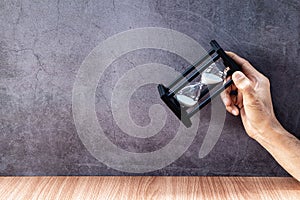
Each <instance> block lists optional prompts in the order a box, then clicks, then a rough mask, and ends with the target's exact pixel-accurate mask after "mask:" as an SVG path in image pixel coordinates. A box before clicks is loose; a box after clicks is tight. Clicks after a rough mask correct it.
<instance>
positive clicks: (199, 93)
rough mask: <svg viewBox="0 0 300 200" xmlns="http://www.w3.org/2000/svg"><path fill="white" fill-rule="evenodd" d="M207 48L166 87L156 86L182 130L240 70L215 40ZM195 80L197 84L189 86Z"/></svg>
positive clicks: (227, 85) (228, 84) (188, 125)
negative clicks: (234, 73) (209, 48)
mask: <svg viewBox="0 0 300 200" xmlns="http://www.w3.org/2000/svg"><path fill="white" fill-rule="evenodd" d="M210 45H211V47H212V48H211V50H209V51H208V52H207V54H205V55H204V56H203V57H202V58H200V59H199V60H198V61H197V62H196V63H194V64H192V65H191V66H189V67H188V68H187V69H186V70H185V71H184V72H183V73H182V75H181V76H179V77H177V78H176V79H175V80H174V81H173V82H172V83H171V84H170V85H168V86H164V85H162V84H159V85H158V91H159V94H160V97H161V99H162V100H163V101H164V103H165V104H166V105H167V106H168V107H169V108H170V109H171V110H172V112H173V113H174V114H175V115H176V116H177V117H178V118H179V119H180V120H181V121H182V122H183V124H184V125H185V126H186V127H190V126H191V125H192V122H191V117H192V116H193V115H194V114H195V113H197V112H198V111H199V110H200V109H202V108H203V107H204V106H205V105H207V104H208V103H209V102H211V100H212V99H213V98H215V97H216V96H217V95H219V94H220V93H221V92H222V91H224V90H225V89H226V88H227V87H229V86H230V85H231V84H232V83H233V81H232V80H231V79H228V80H227V77H228V76H231V75H232V74H233V72H235V71H239V70H240V67H239V66H238V65H237V64H236V63H235V62H234V61H233V60H232V59H231V58H230V57H229V56H228V55H227V54H226V53H225V52H224V50H223V49H222V48H221V47H220V45H219V44H218V43H217V42H216V41H215V40H212V41H211V42H210ZM197 77H200V81H199V82H196V83H194V84H192V83H191V82H192V81H193V80H194V79H196V78H197ZM224 80H227V81H226V82H225V81H224ZM224 82H225V83H224ZM208 93H209V94H208Z"/></svg>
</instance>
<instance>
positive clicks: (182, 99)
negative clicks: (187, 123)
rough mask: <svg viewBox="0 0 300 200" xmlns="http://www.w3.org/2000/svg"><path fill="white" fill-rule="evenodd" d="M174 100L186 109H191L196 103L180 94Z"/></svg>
mask: <svg viewBox="0 0 300 200" xmlns="http://www.w3.org/2000/svg"><path fill="white" fill-rule="evenodd" d="M176 99H177V100H178V101H179V103H181V104H182V105H184V106H186V107H192V106H194V105H195V104H196V103H197V101H194V99H192V98H190V97H187V96H185V95H182V94H177V95H176Z"/></svg>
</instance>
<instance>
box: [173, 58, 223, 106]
mask: <svg viewBox="0 0 300 200" xmlns="http://www.w3.org/2000/svg"><path fill="white" fill-rule="evenodd" d="M225 77H226V70H224V71H220V70H219V68H218V67H217V66H216V64H215V63H213V64H212V65H210V66H209V67H208V68H207V69H206V70H205V71H204V72H203V73H202V75H201V81H200V82H198V83H196V84H193V85H188V86H185V87H184V88H182V89H181V90H180V91H179V92H178V93H177V95H176V99H177V100H178V101H179V103H180V104H181V105H182V106H185V107H192V106H194V105H195V104H196V103H197V102H198V100H199V97H200V94H201V90H202V87H203V85H212V84H217V83H220V82H222V81H223V79H224V78H225Z"/></svg>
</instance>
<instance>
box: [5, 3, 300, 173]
mask: <svg viewBox="0 0 300 200" xmlns="http://www.w3.org/2000/svg"><path fill="white" fill-rule="evenodd" d="M149 26H151V27H153V26H154V27H164V28H169V29H174V30H177V31H180V32H182V33H185V34H187V35H188V36H190V37H192V38H194V39H195V40H196V41H198V42H199V43H200V44H201V45H203V46H204V47H205V48H208V47H209V46H208V43H209V41H210V40H211V39H217V40H218V42H219V43H220V44H221V45H222V46H223V47H224V49H228V50H231V51H235V52H237V53H238V54H240V55H242V56H243V57H246V58H247V59H248V60H250V62H251V63H252V64H253V65H254V66H256V68H257V69H258V70H259V71H261V72H262V73H264V74H265V75H266V76H267V77H269V78H270V81H271V90H272V95H273V104H274V109H275V112H276V115H277V117H278V119H279V121H280V122H281V123H282V124H283V126H284V127H285V128H286V129H287V130H289V131H290V132H292V133H293V134H295V135H297V136H298V137H300V123H299V121H300V112H299V110H300V104H299V100H300V93H299V89H300V81H299V76H300V64H299V62H300V2H299V1H298V0H288V1H284V0H247V1H246V0H242V1H236V0H232V1H226V0H225V1H223V0H203V1H192V0H189V1H188V0H182V1H180V0H178V1H172V0H157V1H154V0H148V1H126V0H125V1H123V0H122V1H117V0H115V1H108V0H102V1H92V0H90V1H89V0H82V1H79V0H78V1H63V0H61V1H60V0H58V1H31V0H25V1H21V0H20V1H1V2H0V175H128V174H127V173H124V172H119V171H116V170H114V169H111V168H109V167H107V166H105V165H104V164H102V163H100V162H99V161H97V160H96V159H95V158H94V157H93V156H92V155H91V154H90V153H89V152H88V151H87V149H86V148H85V147H84V145H83V144H82V143H81V140H80V139H79V137H78V135H77V132H76V128H75V125H74V121H73V117H72V87H73V84H74V80H75V77H76V73H77V71H78V69H79V67H80V65H81V63H82V62H83V60H84V58H85V57H86V56H87V55H88V53H89V52H90V51H91V50H92V49H93V48H94V47H96V46H97V45H98V44H100V43H101V41H103V40H105V39H106V38H108V37H109V36H112V35H114V34H116V33H119V32H122V31H126V30H129V29H134V28H139V27H149ZM154 61H155V62H160V63H163V64H167V65H169V66H174V68H176V69H178V70H180V69H182V66H186V65H187V64H188V63H187V62H186V61H185V60H183V59H182V58H179V57H178V56H175V55H173V54H170V53H167V52H161V51H158V50H145V51H142V50H141V51H136V52H132V53H129V54H128V55H125V56H123V57H122V58H120V59H119V60H117V61H116V62H115V63H114V64H113V65H112V66H111V68H109V70H107V71H106V76H105V78H103V79H101V80H100V82H99V87H98V89H97V94H96V100H99V99H100V100H101V99H103V98H106V96H105V93H103V92H102V91H101V89H102V87H103V85H105V84H106V83H107V82H109V84H107V85H108V86H107V88H106V89H109V85H110V86H111V87H112V86H113V84H114V83H115V82H114V81H116V80H114V77H115V74H114V73H115V72H116V71H117V73H121V72H122V73H124V71H125V69H130V68H132V67H134V66H135V65H138V64H143V63H147V62H154ZM114 69H115V70H114ZM112 72H114V73H112ZM119 75H120V74H119ZM143 94H148V96H147V97H148V98H149V101H144V100H143V101H142V100H140V101H141V102H140V104H141V106H140V108H139V109H137V108H135V107H134V106H133V107H132V110H131V111H132V118H133V119H134V120H135V121H136V123H137V124H140V125H146V124H147V123H149V118H148V116H147V115H146V114H144V113H143V111H147V108H148V107H149V105H150V104H151V103H155V102H158V103H159V102H160V100H159V98H158V96H157V94H156V91H155V89H153V87H152V86H151V85H148V86H145V87H142V88H141V89H139V90H138V91H137V93H136V94H135V95H134V97H133V100H135V101H136V102H137V103H139V98H138V97H139V95H143ZM149 94H152V95H149ZM96 102H103V101H96ZM96 106H97V104H96ZM103 106H105V105H102V104H101V105H98V106H97V114H98V117H99V118H101V119H102V120H101V125H103V126H105V124H107V123H105V122H106V121H105V120H108V121H109V120H111V119H110V117H111V113H110V109H109V107H107V109H101V108H103ZM209 113H210V109H209V107H206V108H205V109H204V110H203V114H202V115H201V120H200V123H201V124H200V129H199V131H198V134H197V137H196V138H195V140H194V142H193V144H192V145H191V146H190V148H189V149H188V150H187V151H186V153H185V154H183V156H182V157H180V158H179V159H178V160H176V161H175V162H174V163H172V164H171V165H169V166H167V167H165V168H163V169H161V170H158V171H155V172H151V173H148V174H147V175H150V174H151V175H255V176H286V175H287V174H286V172H285V171H284V170H283V169H282V168H281V167H280V166H279V165H278V164H277V163H276V161H275V160H274V159H273V158H272V157H271V156H270V155H269V154H268V153H267V152H266V151H265V150H264V149H263V148H262V147H261V146H260V145H259V144H258V143H257V142H255V141H254V140H252V139H250V138H249V137H248V136H247V135H246V133H245V131H244V129H243V126H242V124H241V121H240V119H239V118H238V117H233V116H231V115H229V114H228V115H227V117H226V121H225V125H224V129H223V132H222V134H221V137H220V139H219V141H218V142H217V144H216V146H215V148H214V149H213V150H212V151H211V152H210V154H209V155H208V156H206V157H205V158H203V159H199V158H198V152H199V148H200V145H199V144H201V142H202V140H203V137H204V134H205V133H206V131H207V127H208V124H209V121H208V116H209ZM106 115H107V116H106ZM171 117H172V116H171ZM103 122H104V123H103ZM106 127H107V131H106V133H107V136H108V137H109V138H110V139H111V140H114V138H115V139H116V138H118V136H120V137H121V136H122V137H123V138H122V139H121V140H118V141H115V142H116V143H118V144H119V145H120V146H121V147H122V148H129V149H131V150H132V151H134V150H135V147H134V146H133V145H132V144H131V142H132V138H126V135H125V134H124V133H122V132H120V130H119V129H118V128H117V127H116V126H106ZM171 129H172V128H170V129H169V130H168V129H167V130H166V133H167V132H168V131H171ZM111 134H115V135H114V137H112V136H111ZM162 135H163V134H160V137H158V138H157V140H160V141H161V140H162V141H161V143H160V144H164V143H166V141H163V140H168V137H161V136H162ZM116 136H117V137H116ZM154 142H155V141H154ZM156 145H159V144H158V143H157V141H156ZM154 147H155V146H154ZM136 151H143V146H142V149H139V150H136Z"/></svg>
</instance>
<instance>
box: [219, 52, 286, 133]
mask: <svg viewBox="0 0 300 200" xmlns="http://www.w3.org/2000/svg"><path fill="white" fill-rule="evenodd" d="M226 53H227V55H228V56H230V57H231V58H232V59H233V60H234V61H235V62H236V63H237V64H238V65H239V66H240V67H241V69H242V72H239V71H237V72H234V73H233V75H232V80H233V82H234V84H233V85H231V86H230V87H229V88H227V89H226V90H225V91H224V92H223V93H222V94H221V98H222V100H223V102H224V104H225V106H226V110H227V111H228V112H230V113H232V114H233V115H236V116H238V115H239V114H240V115H241V118H242V122H243V125H244V127H245V130H246V132H247V133H248V135H249V136H250V137H252V138H254V139H255V138H256V136H257V135H261V136H262V135H263V134H264V133H265V134H266V129H270V128H274V127H281V125H280V123H279V122H278V121H277V119H276V117H275V114H274V111H273V105H272V99H271V93H270V82H269V80H268V78H267V77H265V76H264V75H263V74H261V73H260V72H258V71H257V70H256V69H255V68H254V67H253V66H252V65H251V64H250V63H249V62H248V61H247V60H245V59H243V58H241V57H239V56H238V55H236V54H234V53H232V52H226ZM232 91H237V94H235V95H232ZM265 136H266V135H265Z"/></svg>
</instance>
